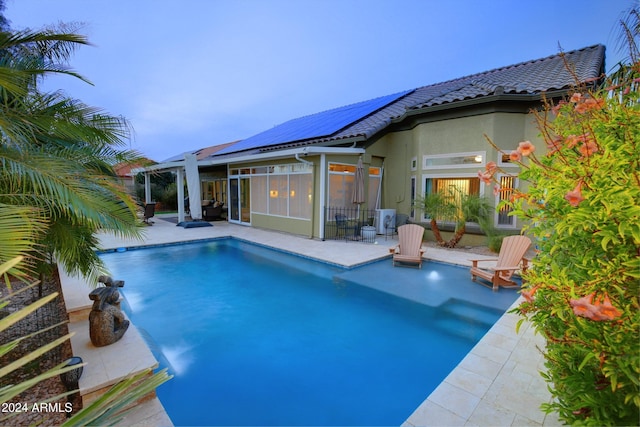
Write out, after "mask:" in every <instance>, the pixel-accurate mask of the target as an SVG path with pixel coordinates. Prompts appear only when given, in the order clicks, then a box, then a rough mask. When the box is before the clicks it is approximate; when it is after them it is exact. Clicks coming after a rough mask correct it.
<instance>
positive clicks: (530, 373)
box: [63, 215, 561, 426]
mask: <svg viewBox="0 0 640 427" xmlns="http://www.w3.org/2000/svg"><path fill="white" fill-rule="evenodd" d="M162 218H163V215H157V216H156V217H155V218H154V220H155V223H154V225H153V226H151V227H148V228H146V229H145V240H144V242H141V241H135V240H123V239H119V238H115V237H112V236H102V237H101V246H102V248H103V249H117V248H125V247H131V246H145V245H163V244H169V243H175V242H188V241H196V240H201V239H211V238H216V237H226V236H233V237H236V238H240V239H245V240H247V241H251V242H254V243H258V244H262V245H266V246H270V247H274V248H277V249H280V250H285V251H290V252H295V253H298V254H301V255H304V256H308V257H312V258H317V259H320V260H323V261H325V262H329V263H333V264H337V265H343V266H354V265H358V264H361V263H367V262H370V261H373V260H377V259H380V258H385V257H388V256H389V252H388V248H389V247H390V246H392V245H394V244H395V243H396V241H395V240H394V239H393V238H391V237H389V236H388V237H387V239H386V240H385V237H384V236H377V239H376V241H375V242H374V243H363V242H348V243H345V242H344V241H319V240H314V239H309V238H304V237H297V236H292V235H290V234H286V233H277V232H273V231H266V230H260V229H256V228H252V227H245V226H240V225H234V224H229V223H227V222H216V223H214V226H213V227H207V228H192V229H184V228H182V227H176V225H175V223H172V222H169V221H165V220H163V219H162ZM426 257H427V258H428V259H433V260H436V261H442V262H447V263H453V264H459V265H465V266H468V265H470V262H469V261H468V259H470V258H478V257H481V256H476V255H473V256H471V255H470V254H469V253H466V252H462V251H454V250H445V249H439V248H428V250H427V252H426ZM68 280H70V279H68V278H63V286H65V283H64V282H66V281H68ZM68 285H70V286H65V288H64V293H65V300H66V302H67V306H70V305H74V304H76V305H77V304H83V303H84V304H86V301H84V300H88V298H87V292H86V288H83V287H82V286H78V284H75V286H74V285H73V284H71V283H68ZM85 286H86V285H85ZM83 301H84V302H83ZM517 303H518V302H516V304H517ZM517 321H518V317H517V316H516V315H513V314H505V315H504V316H503V317H502V318H501V319H500V320H499V321H498V322H497V323H496V324H495V325H494V326H493V327H492V328H491V330H490V331H489V332H488V333H487V334H486V335H485V336H484V337H483V339H482V340H481V341H480V342H479V343H478V344H477V345H476V346H475V347H474V348H473V350H472V351H471V352H470V353H469V354H468V355H467V357H465V359H463V360H462V362H461V363H460V364H459V365H458V367H457V368H456V369H455V370H454V371H452V372H451V374H450V375H449V376H448V377H447V378H446V379H445V381H444V382H443V383H441V384H440V386H439V387H438V388H436V390H434V391H433V393H431V395H429V396H425V399H426V400H425V401H424V402H423V403H422V404H421V405H420V406H419V407H418V408H417V409H416V410H415V412H414V413H413V414H407V417H408V418H407V420H406V421H405V422H404V424H403V425H405V426H442V425H450V426H453V425H460V426H463V425H518V426H540V425H545V426H547V425H560V424H561V423H560V422H559V421H558V420H557V419H556V418H555V417H554V416H545V414H543V413H542V412H541V411H540V410H539V405H540V403H542V402H545V401H548V400H549V399H550V396H549V393H548V391H547V389H546V384H545V383H544V381H543V379H542V378H541V376H540V375H539V374H538V370H539V369H541V367H542V366H543V358H542V355H541V354H540V352H539V351H538V350H537V347H540V346H542V345H544V343H543V340H542V339H541V337H539V336H536V335H534V333H533V331H532V329H531V328H529V325H528V324H524V325H523V326H522V327H521V329H520V333H519V334H516V333H515V324H516V322H517ZM156 419H161V418H156Z"/></svg>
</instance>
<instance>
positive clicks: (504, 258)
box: [471, 236, 531, 291]
mask: <svg viewBox="0 0 640 427" xmlns="http://www.w3.org/2000/svg"><path fill="white" fill-rule="evenodd" d="M529 246H531V239H529V238H528V237H527V236H509V237H505V238H504V240H503V241H502V247H501V248H500V253H499V254H498V258H489V259H482V260H478V259H474V260H471V262H472V266H471V279H472V280H473V281H474V282H475V281H476V278H477V277H480V278H482V279H484V280H486V281H487V282H490V283H491V287H492V289H493V290H494V291H497V290H498V289H499V287H500V286H503V287H514V286H518V284H517V283H516V282H514V281H513V280H512V279H511V277H512V276H513V273H515V272H516V271H517V270H520V269H522V270H523V271H526V269H527V267H528V261H527V259H526V258H524V254H525V253H526V252H527V249H529ZM482 261H497V263H496V266H495V267H489V268H484V269H483V268H480V267H478V263H479V262H482ZM478 283H480V284H483V285H484V283H482V282H478Z"/></svg>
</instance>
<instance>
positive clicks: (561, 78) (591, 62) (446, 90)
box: [219, 44, 605, 154]
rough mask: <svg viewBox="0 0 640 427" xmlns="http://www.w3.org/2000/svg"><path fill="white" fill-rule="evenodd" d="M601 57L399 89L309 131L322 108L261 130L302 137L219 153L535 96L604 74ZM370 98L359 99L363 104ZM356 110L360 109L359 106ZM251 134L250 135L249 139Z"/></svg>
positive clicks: (598, 51)
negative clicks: (464, 104)
mask: <svg viewBox="0 0 640 427" xmlns="http://www.w3.org/2000/svg"><path fill="white" fill-rule="evenodd" d="M604 58H605V47H604V46H603V45H600V44H598V45H593V46H590V47H586V48H583V49H578V50H573V51H570V52H565V53H560V54H556V55H552V56H548V57H546V58H541V59H536V60H531V61H526V62H521V63H518V64H514V65H509V66H506V67H502V68H496V69H493V70H490V71H485V72H482V73H478V74H473V75H470V76H466V77H461V78H457V79H453V80H449V81H446V82H442V83H436V84H432V85H428V86H423V87H419V88H417V89H413V90H409V91H405V92H401V93H399V94H395V95H389V97H392V98H394V100H392V101H391V102H390V103H388V104H387V105H385V106H382V107H381V108H380V109H378V110H375V111H370V112H369V113H367V114H363V115H361V116H359V117H356V118H354V117H353V116H352V117H350V119H352V120H351V121H349V120H345V121H343V122H344V123H346V125H345V126H344V127H343V128H340V129H336V130H335V132H333V133H331V134H327V132H326V131H322V130H320V129H318V130H317V131H315V130H314V128H313V126H314V122H315V123H318V121H317V119H318V118H320V117H322V116H323V115H326V114H327V112H321V113H316V114H312V115H310V116H305V117H301V118H299V119H294V120H292V121H289V122H285V123H283V124H282V125H278V126H275V127H274V128H273V129H271V130H269V131H267V132H270V133H272V134H273V135H277V133H278V131H279V130H278V128H280V127H283V128H282V129H284V128H285V127H286V126H288V125H289V124H290V123H291V122H297V125H298V126H307V127H306V134H305V138H299V139H292V138H283V139H281V140H280V141H278V140H277V139H273V140H270V141H269V143H268V144H264V145H260V144H251V146H249V147H247V148H243V144H242V143H239V144H237V145H235V146H233V147H230V148H228V149H226V150H224V151H223V152H224V153H225V154H226V153H232V152H237V151H241V150H246V149H253V150H254V152H256V151H257V152H264V151H271V150H278V149H282V148H294V147H299V146H306V145H312V144H318V143H325V144H326V143H327V142H333V141H335V142H336V143H340V140H344V139H348V138H354V137H363V138H365V139H367V138H370V137H371V136H373V135H375V134H376V133H378V132H380V131H382V130H383V129H384V128H386V127H387V126H388V125H389V124H391V123H392V121H394V120H398V119H399V118H401V117H402V116H403V115H405V114H406V113H407V112H408V111H412V110H414V111H417V110H420V109H425V108H429V107H434V106H438V105H445V104H452V103H456V102H460V101H464V100H469V99H477V98H482V97H486V96H490V95H499V94H507V95H509V94H512V95H539V94H542V93H544V92H549V91H554V90H564V89H568V88H570V87H572V86H574V85H576V83H578V82H581V83H582V82H588V81H592V80H594V79H598V78H600V77H601V76H602V75H603V73H604ZM570 69H571V70H572V71H570ZM396 95H397V96H396ZM382 98H385V97H382ZM376 99H381V98H376ZM371 101H374V100H371ZM371 101H364V103H367V102H371ZM354 105H355V104H354ZM345 108H346V107H340V108H336V109H333V110H329V112H334V113H335V112H338V113H340V112H341V111H343V109H345ZM362 112H364V113H366V111H364V110H363V111H362ZM334 119H335V117H334ZM347 122H348V123H347ZM282 129H281V130H282ZM258 135H260V134H258ZM252 138H254V137H251V138H249V139H252ZM219 154H222V153H219Z"/></svg>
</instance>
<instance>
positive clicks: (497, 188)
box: [493, 184, 502, 197]
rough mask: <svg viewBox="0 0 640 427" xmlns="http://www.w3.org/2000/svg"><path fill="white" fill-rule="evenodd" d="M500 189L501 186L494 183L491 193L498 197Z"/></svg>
mask: <svg viewBox="0 0 640 427" xmlns="http://www.w3.org/2000/svg"><path fill="white" fill-rule="evenodd" d="M501 191H502V188H501V187H500V186H499V185H498V184H496V185H494V186H493V195H494V196H496V197H498V196H499V195H500V192H501Z"/></svg>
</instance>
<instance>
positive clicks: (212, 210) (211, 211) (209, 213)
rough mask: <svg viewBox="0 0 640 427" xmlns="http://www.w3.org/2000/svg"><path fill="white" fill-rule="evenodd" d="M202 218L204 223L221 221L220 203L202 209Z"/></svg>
mask: <svg viewBox="0 0 640 427" xmlns="http://www.w3.org/2000/svg"><path fill="white" fill-rule="evenodd" d="M202 218H203V219H204V220H205V221H218V220H221V219H222V203H218V202H215V203H213V204H210V205H208V206H205V207H203V208H202Z"/></svg>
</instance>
